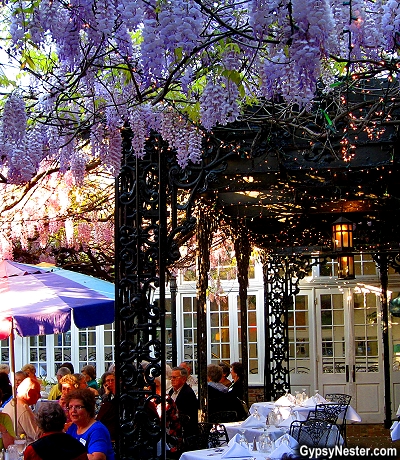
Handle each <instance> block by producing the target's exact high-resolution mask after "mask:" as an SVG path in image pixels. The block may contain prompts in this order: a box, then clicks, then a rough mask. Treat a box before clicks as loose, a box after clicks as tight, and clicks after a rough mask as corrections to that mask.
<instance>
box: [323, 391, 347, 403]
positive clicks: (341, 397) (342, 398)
mask: <svg viewBox="0 0 400 460" xmlns="http://www.w3.org/2000/svg"><path fill="white" fill-rule="evenodd" d="M325 399H326V400H327V401H328V402H334V403H339V404H350V401H351V396H350V395H346V394H343V393H327V394H326V395H325Z"/></svg>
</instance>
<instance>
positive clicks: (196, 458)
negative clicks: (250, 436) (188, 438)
mask: <svg viewBox="0 0 400 460" xmlns="http://www.w3.org/2000/svg"><path fill="white" fill-rule="evenodd" d="M227 449H228V448H227V447H223V448H222V447H221V448H220V449H201V450H190V451H188V452H184V453H183V454H182V455H181V456H180V459H179V460H211V459H212V460H219V459H221V456H222V454H223V453H224V452H225V451H226V450H227ZM270 455H271V454H267V453H265V452H259V451H249V457H247V458H240V459H238V458H236V459H235V460H251V459H255V460H265V459H266V458H273V457H270ZM222 460H224V459H222Z"/></svg>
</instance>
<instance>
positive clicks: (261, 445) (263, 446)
mask: <svg viewBox="0 0 400 460" xmlns="http://www.w3.org/2000/svg"><path fill="white" fill-rule="evenodd" d="M258 450H259V451H260V452H264V453H269V452H272V450H273V441H272V439H271V436H270V435H269V434H268V433H267V430H264V432H263V434H262V435H261V436H260V438H259V440H258Z"/></svg>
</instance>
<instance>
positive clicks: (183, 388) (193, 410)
mask: <svg viewBox="0 0 400 460" xmlns="http://www.w3.org/2000/svg"><path fill="white" fill-rule="evenodd" d="M187 378H188V373H187V370H186V369H184V368H183V367H173V368H172V371H171V385H172V388H171V389H170V390H169V392H168V394H169V396H171V398H172V399H173V400H174V401H175V403H176V405H177V407H178V412H179V414H186V415H188V416H189V421H188V422H187V424H186V425H185V426H183V429H184V432H185V436H190V435H193V434H197V428H198V425H197V423H198V409H199V403H198V401H197V398H196V395H195V393H194V391H193V390H192V388H190V386H189V385H188V384H187V383H186V380H187Z"/></svg>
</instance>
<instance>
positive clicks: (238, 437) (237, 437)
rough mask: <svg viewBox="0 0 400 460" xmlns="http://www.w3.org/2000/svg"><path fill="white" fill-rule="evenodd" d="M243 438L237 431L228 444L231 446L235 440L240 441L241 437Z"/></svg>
mask: <svg viewBox="0 0 400 460" xmlns="http://www.w3.org/2000/svg"><path fill="white" fill-rule="evenodd" d="M240 438H241V436H240V433H236V434H234V435H233V436H232V438H231V439H230V440H229V442H228V446H231V445H232V444H235V442H239V439H240Z"/></svg>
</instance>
